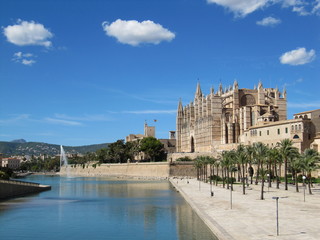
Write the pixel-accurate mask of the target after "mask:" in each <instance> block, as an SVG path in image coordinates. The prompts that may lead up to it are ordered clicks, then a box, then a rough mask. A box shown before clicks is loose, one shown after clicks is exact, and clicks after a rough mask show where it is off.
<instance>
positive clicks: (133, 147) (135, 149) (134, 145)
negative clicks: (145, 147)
mask: <svg viewBox="0 0 320 240" xmlns="http://www.w3.org/2000/svg"><path fill="white" fill-rule="evenodd" d="M125 145H126V152H127V155H128V158H129V159H130V161H134V159H135V156H137V155H138V153H139V152H140V140H137V141H132V142H126V144H125Z"/></svg>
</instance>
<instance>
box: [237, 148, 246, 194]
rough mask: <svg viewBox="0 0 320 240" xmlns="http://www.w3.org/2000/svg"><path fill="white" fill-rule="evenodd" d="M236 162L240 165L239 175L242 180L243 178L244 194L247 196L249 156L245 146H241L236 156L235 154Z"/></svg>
mask: <svg viewBox="0 0 320 240" xmlns="http://www.w3.org/2000/svg"><path fill="white" fill-rule="evenodd" d="M235 158H236V159H235V160H236V162H237V163H238V164H239V165H240V168H239V170H240V171H239V174H240V178H241V183H242V193H243V194H246V188H245V179H246V177H245V166H246V164H247V163H248V156H247V154H246V151H245V147H244V146H243V145H241V144H240V145H239V146H238V148H237V150H236V154H235Z"/></svg>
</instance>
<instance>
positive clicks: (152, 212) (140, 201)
mask: <svg viewBox="0 0 320 240" xmlns="http://www.w3.org/2000/svg"><path fill="white" fill-rule="evenodd" d="M26 180H27V181H33V182H40V183H42V184H49V185H51V186H52V190H51V191H47V192H43V193H40V194H37V195H33V196H30V197H25V198H17V199H13V200H10V201H5V202H0V236H1V239H6V240H20V239H21V240H22V239H23V240H28V239H30V240H31V239H32V240H38V239H41V240H43V239H46V240H56V239H68V240H72V239H76V240H82V239H83V240H87V239H91V240H100V239H130V240H136V239H137V240H143V239H146V240H150V239H165V240H169V239H180V240H189V239H190V240H191V239H194V240H196V239H206V240H207V239H208V240H210V239H216V238H215V237H214V236H213V235H212V233H211V232H210V230H209V229H208V227H207V226H206V225H205V224H204V223H203V221H202V220H201V219H200V218H199V217H198V216H197V215H196V214H195V213H194V212H193V211H192V209H191V208H190V206H189V205H188V204H187V203H186V202H185V201H184V199H183V198H182V197H181V196H180V195H179V193H177V192H175V191H174V189H173V188H172V187H171V186H170V183H168V182H165V181H142V180H141V181H140V180H115V179H108V178H65V177H59V176H54V177H49V176H30V177H28V178H27V179H26Z"/></svg>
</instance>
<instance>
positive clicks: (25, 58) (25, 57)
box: [12, 52, 36, 66]
mask: <svg viewBox="0 0 320 240" xmlns="http://www.w3.org/2000/svg"><path fill="white" fill-rule="evenodd" d="M34 57H35V56H34V55H33V54H32V53H23V52H16V53H14V54H13V58H12V60H13V61H14V62H17V63H22V64H24V65H27V66H31V65H32V64H34V63H36V61H35V60H34V59H32V58H34Z"/></svg>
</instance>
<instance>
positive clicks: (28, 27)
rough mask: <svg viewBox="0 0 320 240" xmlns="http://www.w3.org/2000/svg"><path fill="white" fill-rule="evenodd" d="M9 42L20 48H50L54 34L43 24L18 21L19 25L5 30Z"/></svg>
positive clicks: (10, 26)
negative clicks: (29, 46) (32, 46)
mask: <svg viewBox="0 0 320 240" xmlns="http://www.w3.org/2000/svg"><path fill="white" fill-rule="evenodd" d="M3 34H4V35H5V36H6V38H7V41H8V42H10V43H13V44H15V45H18V46H27V45H40V46H44V47H50V46H51V45H52V43H51V41H49V39H50V38H52V37H53V34H52V33H51V32H50V31H49V30H48V29H46V28H45V27H44V26H43V25H42V24H40V23H36V22H34V21H30V22H28V21H22V20H20V19H19V20H18V21H17V24H15V25H9V26H7V27H5V28H3Z"/></svg>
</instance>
